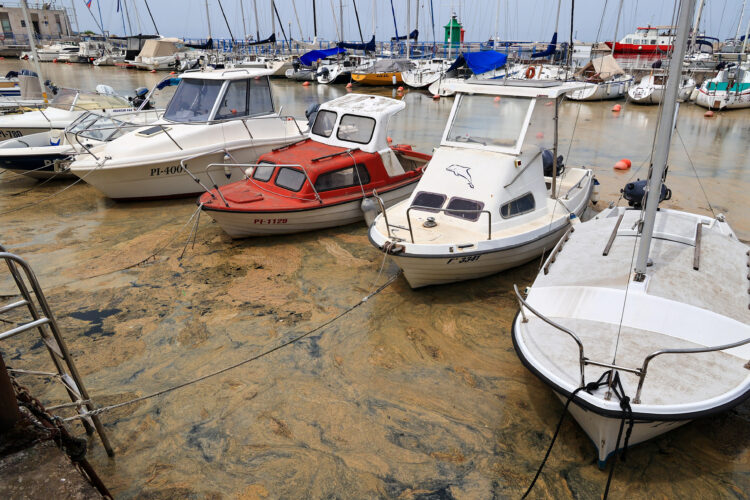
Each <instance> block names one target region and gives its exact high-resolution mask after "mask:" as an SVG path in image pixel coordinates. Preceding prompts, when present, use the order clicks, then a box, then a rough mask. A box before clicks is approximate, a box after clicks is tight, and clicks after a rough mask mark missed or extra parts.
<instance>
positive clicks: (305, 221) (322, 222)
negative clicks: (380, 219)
mask: <svg viewBox="0 0 750 500" xmlns="http://www.w3.org/2000/svg"><path fill="white" fill-rule="evenodd" d="M417 182H418V179H415V180H414V181H413V182H411V183H409V184H406V185H404V186H400V187H398V188H395V189H392V190H390V191H387V192H380V193H379V196H380V197H381V198H382V199H383V202H384V203H385V205H386V206H390V205H393V204H394V203H398V202H399V201H401V200H404V199H406V198H408V197H409V195H410V194H411V192H412V191H413V190H414V188H415V187H416V185H417ZM361 203H362V197H358V198H356V199H354V200H352V201H347V202H344V203H339V204H336V205H327V206H326V205H321V206H320V207H314V208H310V209H306V210H295V211H288V212H283V211H275V212H260V211H258V212H251V211H247V212H239V211H230V210H216V209H212V208H206V207H205V206H204V207H203V210H205V211H206V212H207V213H208V215H210V216H211V218H213V219H214V220H215V221H216V222H217V223H218V224H219V225H220V226H221V228H222V229H223V230H224V232H226V233H227V234H228V235H229V236H231V237H232V238H235V239H237V238H249V237H253V236H268V235H273V234H290V233H301V232H306V231H314V230H317V229H325V228H329V227H336V226H344V225H347V224H353V223H355V222H360V221H362V220H363V219H364V214H363V212H362V210H361V208H360V204H361Z"/></svg>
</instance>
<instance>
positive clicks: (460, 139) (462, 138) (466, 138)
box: [456, 135, 487, 146]
mask: <svg viewBox="0 0 750 500" xmlns="http://www.w3.org/2000/svg"><path fill="white" fill-rule="evenodd" d="M456 142H475V143H477V144H481V145H482V146H486V145H487V143H486V142H482V141H478V140H476V139H474V138H472V137H469V136H463V135H457V136H456Z"/></svg>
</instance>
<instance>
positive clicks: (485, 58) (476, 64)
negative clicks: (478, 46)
mask: <svg viewBox="0 0 750 500" xmlns="http://www.w3.org/2000/svg"><path fill="white" fill-rule="evenodd" d="M461 56H463V58H464V60H465V61H466V65H467V66H468V67H469V69H470V70H471V72H472V73H474V74H475V75H481V74H482V73H487V72H488V71H492V70H495V69H497V68H502V67H503V66H505V62H506V61H507V60H508V56H507V55H506V54H501V53H500V52H495V51H494V50H483V51H480V52H464V53H463V54H461ZM459 58H460V56H459ZM456 61H458V59H457V60H456ZM455 64H456V63H453V65H455ZM453 65H452V66H451V67H453Z"/></svg>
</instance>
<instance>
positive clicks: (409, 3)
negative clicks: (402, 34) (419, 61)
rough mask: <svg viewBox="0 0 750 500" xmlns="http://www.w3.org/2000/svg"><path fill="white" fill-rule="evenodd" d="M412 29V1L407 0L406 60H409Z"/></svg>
mask: <svg viewBox="0 0 750 500" xmlns="http://www.w3.org/2000/svg"><path fill="white" fill-rule="evenodd" d="M410 29H411V0H406V58H407V59H409V48H410V43H409V42H410V40H409V39H410V38H411V36H409V35H410V32H409V30H410Z"/></svg>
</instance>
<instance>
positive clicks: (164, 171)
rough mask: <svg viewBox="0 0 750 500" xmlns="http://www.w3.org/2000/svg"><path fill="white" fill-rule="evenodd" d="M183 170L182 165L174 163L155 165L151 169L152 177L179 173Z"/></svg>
mask: <svg viewBox="0 0 750 500" xmlns="http://www.w3.org/2000/svg"><path fill="white" fill-rule="evenodd" d="M181 171H182V167H181V166H180V165H173V166H171V167H154V168H152V169H150V174H149V176H150V177H154V176H157V175H176V174H179V173H180V172H181Z"/></svg>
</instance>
